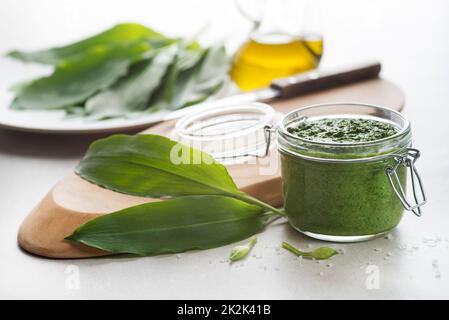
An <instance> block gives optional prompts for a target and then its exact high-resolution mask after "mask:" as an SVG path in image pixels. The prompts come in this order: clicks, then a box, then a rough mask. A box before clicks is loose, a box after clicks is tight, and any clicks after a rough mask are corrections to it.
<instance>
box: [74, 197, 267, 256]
mask: <svg viewBox="0 0 449 320" xmlns="http://www.w3.org/2000/svg"><path fill="white" fill-rule="evenodd" d="M266 221H267V220H266V216H265V215H264V214H263V210H262V209H261V208H259V207H256V206H253V205H249V204H246V203H244V202H242V201H239V200H235V199H232V198H227V197H221V196H188V197H181V198H177V199H171V200H166V201H158V202H150V203H146V204H142V205H138V206H134V207H131V208H127V209H124V210H121V211H118V212H114V213H111V214H107V215H104V216H100V217H98V218H95V219H94V220H91V221H89V222H87V223H86V224H84V225H82V226H80V227H79V228H77V229H76V230H75V232H74V233H73V234H72V235H71V236H69V237H67V238H66V239H68V240H72V241H77V242H81V243H84V244H86V245H88V246H91V247H95V248H99V249H102V250H106V251H109V252H111V253H134V254H139V255H156V254H163V253H177V252H184V251H187V250H196V249H209V248H215V247H219V246H223V245H226V244H229V243H233V242H236V241H239V240H242V239H245V238H248V237H250V236H252V235H254V234H256V233H257V232H259V231H261V230H262V229H263V228H264V226H265V224H266Z"/></svg>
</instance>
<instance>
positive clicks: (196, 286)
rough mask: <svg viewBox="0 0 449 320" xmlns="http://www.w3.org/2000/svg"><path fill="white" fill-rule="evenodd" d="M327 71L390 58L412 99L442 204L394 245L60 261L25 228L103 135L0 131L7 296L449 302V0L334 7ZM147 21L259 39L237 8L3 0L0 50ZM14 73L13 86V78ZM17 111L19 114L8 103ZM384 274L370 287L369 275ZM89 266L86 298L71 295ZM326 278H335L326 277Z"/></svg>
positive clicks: (277, 233)
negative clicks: (297, 253) (301, 253)
mask: <svg viewBox="0 0 449 320" xmlns="http://www.w3.org/2000/svg"><path fill="white" fill-rule="evenodd" d="M320 3H321V9H322V17H323V31H324V35H325V46H326V49H325V50H326V53H325V58H324V62H323V63H324V65H333V64H343V63H344V62H349V61H356V60H360V59H361V60H363V59H365V58H371V57H377V58H380V59H381V60H382V62H383V67H384V71H383V76H384V77H386V78H389V79H392V80H394V81H395V82H397V83H398V84H399V85H400V86H401V87H402V88H403V89H404V91H405V93H406V98H407V104H406V109H405V114H406V116H407V117H409V119H410V120H411V122H412V125H413V132H414V145H415V147H417V148H419V149H421V151H422V154H423V156H422V159H420V160H419V162H418V163H417V165H418V168H419V170H420V171H421V173H422V176H423V179H424V183H425V186H426V191H427V193H428V197H429V204H428V205H426V207H425V208H424V216H423V217H422V218H416V217H414V216H413V215H411V214H406V216H405V218H404V219H403V221H402V223H401V225H400V227H399V228H398V229H397V230H395V231H394V232H393V233H392V236H393V239H391V240H386V239H383V238H382V239H377V240H375V241H371V242H366V243H362V244H347V245H336V247H338V248H344V249H345V251H346V254H345V255H340V256H336V257H334V259H333V261H332V263H333V266H332V267H327V266H326V263H323V264H317V263H315V262H311V261H305V262H303V266H302V267H301V266H300V264H299V262H298V261H297V260H296V259H295V258H294V257H293V256H292V255H291V254H289V253H288V252H282V251H278V250H277V247H278V246H279V244H280V242H281V241H282V240H289V241H291V242H292V243H294V244H296V245H298V246H301V247H305V246H306V245H307V244H310V245H312V246H314V247H315V246H317V245H320V244H322V243H319V242H317V241H313V240H310V239H307V238H304V237H302V236H301V235H299V234H297V233H296V232H293V231H291V230H290V229H289V228H288V227H287V226H286V225H276V226H272V227H270V228H268V230H267V231H266V232H265V233H263V234H262V235H260V236H259V243H258V244H257V246H256V247H255V248H254V251H253V253H255V254H256V255H257V258H255V257H249V258H248V259H246V260H245V261H244V262H243V263H242V264H240V263H238V264H236V265H234V266H229V265H228V264H226V263H222V262H220V261H221V260H222V259H225V258H226V257H227V255H228V253H229V250H230V248H231V247H232V246H227V247H223V248H218V249H213V250H208V251H203V252H192V253H186V254H182V255H180V256H178V257H177V256H175V255H167V256H160V257H147V258H138V259H136V258H134V259H130V258H114V259H111V258H103V259H95V260H74V261H67V260H65V261H64V260H48V259H41V258H37V257H33V256H30V255H27V254H26V253H24V252H22V251H21V250H20V249H19V248H18V247H17V245H16V234H17V229H18V227H19V225H20V223H21V221H22V220H23V219H24V217H25V216H26V215H27V213H28V212H29V211H30V210H31V209H32V207H33V206H34V205H35V204H36V203H37V202H38V201H39V200H40V199H41V198H42V197H43V196H44V195H45V193H46V192H47V191H48V190H49V189H50V188H51V186H52V185H53V184H54V183H56V182H57V181H58V180H59V179H60V178H61V177H63V176H64V175H66V174H67V173H68V172H70V171H71V170H72V169H73V167H74V166H75V165H76V163H77V161H78V160H79V159H80V157H81V156H82V154H83V153H84V150H85V148H86V146H87V145H88V143H89V141H91V140H92V139H93V137H64V136H53V137H52V136H39V135H32V134H24V133H14V132H8V131H1V130H0V297H1V298H153V299H154V298H211V299H214V298H255V299H257V298H273V299H278V298H287V299H298V298H330V299H332V298H334V299H335V298H355V299H359V298H368V299H377V298H399V299H408V298H449V208H448V197H449V142H448V138H449V125H448V123H449V118H448V117H449V111H448V110H449V105H448V100H449V1H445V0H441V1H437V0H423V1H410V0H409V1H399V0H396V1H392V0H378V1H360V0H358V1H357V0H354V1H349V0H340V1H332V0H329V1H320ZM124 21H133V22H134V21H135V22H140V23H144V24H147V25H149V26H152V27H153V28H156V29H158V30H160V31H161V32H166V33H169V34H170V35H175V36H178V35H181V36H189V35H192V34H194V33H195V32H197V31H198V30H200V29H201V28H203V27H204V26H208V29H207V32H206V34H205V38H206V39H209V40H211V39H214V40H223V41H225V42H226V43H227V44H228V45H229V48H231V49H232V48H235V46H236V45H237V44H238V42H239V40H240V39H242V38H243V37H244V36H245V34H246V32H247V31H248V24H247V23H246V22H245V21H244V19H242V18H241V17H240V16H239V15H238V13H237V11H236V10H235V8H234V6H233V1H230V0H221V1H219V0H195V1H194V0H190V1H187V0H184V1H182V0H179V1H175V0H163V1H149V0H145V1H143V0H142V1H137V0H127V1H100V0H97V1H93V0H90V1H87V0H76V1H75V0H74V1H69V0H63V1H61V0H59V1H57V0H54V1H50V0H40V1H32V0H27V1H25V0H2V1H1V2H0V51H1V52H5V51H7V50H10V49H13V48H21V49H35V48H40V47H46V46H50V45H55V44H62V43H66V42H69V41H71V40H75V39H79V38H80V37H83V36H86V35H89V34H92V33H95V32H97V31H99V30H102V29H104V28H107V27H109V26H111V25H113V24H115V23H117V22H124ZM14 76H15V75H8V74H5V73H4V72H2V70H0V81H2V82H3V83H5V82H7V81H8V78H9V77H14ZM0 107H6V106H0ZM369 264H374V265H376V266H378V267H379V272H380V288H379V289H374V290H368V289H367V287H366V285H365V282H366V279H367V276H368V275H367V274H366V267H367V265H369ZM70 265H75V266H76V267H77V268H78V270H79V276H80V277H79V279H80V288H79V289H69V288H67V286H66V283H67V279H68V274H66V272H69V273H70V272H71V270H72V269H71V268H69V269H67V267H68V266H70ZM320 273H322V274H321V275H320Z"/></svg>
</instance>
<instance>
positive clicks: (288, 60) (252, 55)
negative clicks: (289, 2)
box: [231, 35, 323, 91]
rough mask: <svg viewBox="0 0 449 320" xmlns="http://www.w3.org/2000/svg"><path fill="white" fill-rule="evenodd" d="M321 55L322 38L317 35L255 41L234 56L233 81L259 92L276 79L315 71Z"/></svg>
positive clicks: (244, 87) (264, 38) (271, 36)
mask: <svg viewBox="0 0 449 320" xmlns="http://www.w3.org/2000/svg"><path fill="white" fill-rule="evenodd" d="M322 54H323V39H322V38H321V37H318V36H316V37H302V38H299V37H297V38H296V37H295V38H291V37H287V39H286V36H285V35H284V36H279V35H270V36H269V37H262V38H261V39H257V40H256V39H255V38H252V39H250V40H249V41H248V42H246V43H245V44H243V46H242V47H241V48H240V49H239V50H238V52H237V53H236V55H235V56H234V60H233V65H232V69H231V78H232V79H233V80H234V81H235V83H236V84H237V85H238V86H239V87H240V89H241V90H244V91H248V90H253V89H258V88H261V87H265V86H268V85H269V84H270V83H271V81H272V80H273V79H276V78H282V77H287V76H289V75H292V74H296V73H300V72H304V71H308V70H311V69H314V68H316V67H317V66H318V64H319V62H320V59H321V56H322Z"/></svg>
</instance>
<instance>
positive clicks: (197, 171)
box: [75, 134, 238, 197]
mask: <svg viewBox="0 0 449 320" xmlns="http://www.w3.org/2000/svg"><path fill="white" fill-rule="evenodd" d="M75 172H76V173H77V174H79V175H80V176H81V177H82V178H84V179H86V180H88V181H91V182H93V183H96V184H98V185H101V186H104V187H106V188H108V189H112V190H115V191H118V192H122V193H127V194H132V195H137V196H144V197H162V196H185V195H207V194H215V195H218V194H223V193H234V192H237V191H238V190H237V186H236V185H235V183H234V181H233V180H232V178H231V177H230V176H229V174H228V172H227V170H226V167H224V166H223V165H221V164H219V163H218V162H216V161H215V160H214V159H213V158H212V157H211V156H210V155H208V154H207V153H204V152H202V151H199V150H196V149H193V148H190V147H188V146H185V145H182V144H179V143H177V142H176V141H173V140H170V139H168V138H165V137H162V136H159V135H150V134H138V135H134V136H129V135H121V134H119V135H113V136H110V137H108V138H104V139H100V140H97V141H95V142H94V143H92V144H91V146H90V147H89V149H88V151H87V152H86V154H85V156H84V158H83V159H82V160H81V162H80V163H79V164H78V166H77V168H76V169H75Z"/></svg>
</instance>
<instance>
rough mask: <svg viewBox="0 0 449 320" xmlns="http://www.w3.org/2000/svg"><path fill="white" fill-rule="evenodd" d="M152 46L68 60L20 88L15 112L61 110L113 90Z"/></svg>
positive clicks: (106, 50) (108, 49) (102, 51)
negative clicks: (22, 110) (103, 91)
mask: <svg viewBox="0 0 449 320" xmlns="http://www.w3.org/2000/svg"><path fill="white" fill-rule="evenodd" d="M148 49H149V45H148V44H147V43H144V42H139V43H135V44H133V45H130V46H117V47H101V48H98V50H97V51H92V52H90V54H89V57H86V56H84V57H83V59H80V60H74V59H72V60H67V61H65V62H64V63H61V64H59V65H58V67H57V68H56V70H55V71H54V73H53V74H52V75H50V76H48V77H43V78H39V79H37V80H34V81H32V82H30V83H29V84H28V85H25V86H23V87H21V89H20V91H19V92H18V94H17V95H16V98H15V99H14V101H13V102H12V105H11V108H13V109H60V108H66V107H70V106H73V105H77V104H79V103H83V102H84V101H85V100H86V99H87V98H89V97H90V96H92V95H93V94H95V93H96V92H98V91H99V90H101V89H105V88H107V87H109V86H111V85H112V84H113V83H114V82H116V81H117V79H118V78H120V77H122V76H124V75H125V74H126V73H127V72H128V68H129V66H130V65H131V64H132V63H134V62H136V61H139V60H141V59H142V58H143V55H144V53H145V52H147V51H148Z"/></svg>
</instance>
